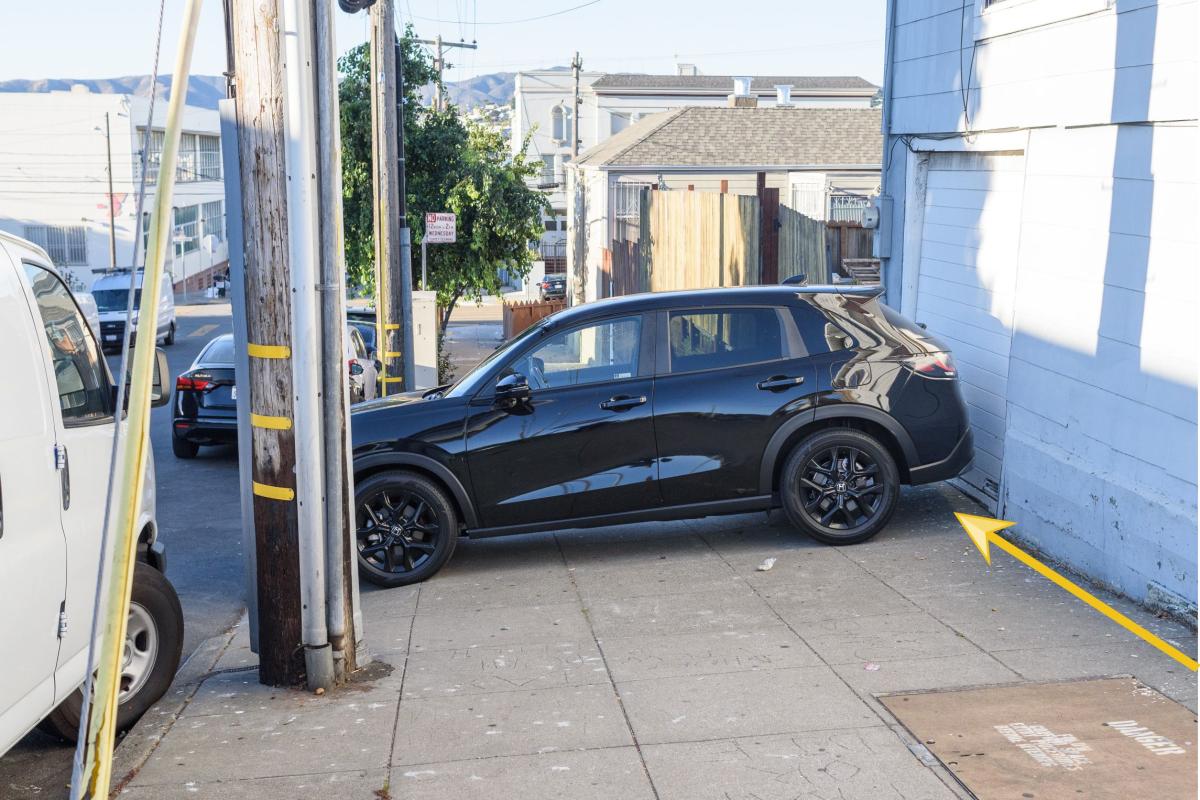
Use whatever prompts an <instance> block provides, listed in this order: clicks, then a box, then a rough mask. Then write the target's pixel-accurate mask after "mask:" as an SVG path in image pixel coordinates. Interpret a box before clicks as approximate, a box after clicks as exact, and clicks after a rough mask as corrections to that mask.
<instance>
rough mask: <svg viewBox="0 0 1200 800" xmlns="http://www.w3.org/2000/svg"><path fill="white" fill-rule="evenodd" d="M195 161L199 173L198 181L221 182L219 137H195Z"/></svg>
mask: <svg viewBox="0 0 1200 800" xmlns="http://www.w3.org/2000/svg"><path fill="white" fill-rule="evenodd" d="M196 139H197V142H198V147H199V149H198V151H197V153H196V160H197V165H198V170H199V172H200V177H199V180H202V181H219V180H221V137H219V136H197V137H196Z"/></svg>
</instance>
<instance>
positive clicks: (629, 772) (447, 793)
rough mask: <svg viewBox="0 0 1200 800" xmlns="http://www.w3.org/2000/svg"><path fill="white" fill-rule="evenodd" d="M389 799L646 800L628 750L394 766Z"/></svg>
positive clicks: (646, 789) (649, 794) (637, 762)
mask: <svg viewBox="0 0 1200 800" xmlns="http://www.w3.org/2000/svg"><path fill="white" fill-rule="evenodd" d="M391 791H392V796H393V797H395V798H404V800H448V798H454V800H501V799H502V798H510V797H511V798H521V800H562V799H563V798H570V800H612V799H613V798H620V800H651V799H652V798H654V797H655V795H654V792H653V790H652V789H651V788H650V782H649V780H648V779H647V777H646V770H645V768H644V767H643V766H642V762H641V759H640V758H639V757H638V752H637V750H636V749H634V748H633V747H612V748H608V749H605V750H582V751H574V752H555V753H545V754H541V755H532V756H509V757H500V758H481V759H475V760H472V761H452V762H449V763H438V764H424V765H422V766H419V767H399V768H397V769H395V770H394V771H393V772H392V783H391Z"/></svg>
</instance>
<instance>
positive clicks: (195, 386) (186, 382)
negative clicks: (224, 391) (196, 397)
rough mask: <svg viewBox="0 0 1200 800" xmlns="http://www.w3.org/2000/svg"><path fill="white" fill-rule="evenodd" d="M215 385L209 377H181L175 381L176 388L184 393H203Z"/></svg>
mask: <svg viewBox="0 0 1200 800" xmlns="http://www.w3.org/2000/svg"><path fill="white" fill-rule="evenodd" d="M213 386H215V384H214V383H213V382H212V381H210V380H209V379H208V377H207V376H196V375H180V376H179V377H178V378H176V379H175V388H176V389H181V390H184V391H193V392H203V391H207V390H208V389H211V388H212V387H213Z"/></svg>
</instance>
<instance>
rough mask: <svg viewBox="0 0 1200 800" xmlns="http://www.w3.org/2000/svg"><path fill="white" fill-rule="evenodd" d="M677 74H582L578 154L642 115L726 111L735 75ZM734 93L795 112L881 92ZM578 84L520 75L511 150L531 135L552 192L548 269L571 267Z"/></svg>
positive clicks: (808, 83) (683, 68)
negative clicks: (568, 249)
mask: <svg viewBox="0 0 1200 800" xmlns="http://www.w3.org/2000/svg"><path fill="white" fill-rule="evenodd" d="M677 73H678V74H675V75H641V74H631V73H612V74H606V73H601V72H580V77H579V86H580V90H579V91H580V108H579V117H580V119H579V140H580V141H579V152H580V153H583V152H584V151H585V150H588V149H590V148H592V147H594V146H595V145H597V144H600V143H601V142H604V141H605V140H607V139H608V138H609V137H610V136H612V135H613V134H615V133H619V132H621V131H622V130H624V129H625V128H627V127H629V125H631V124H633V123H635V122H638V121H639V120H641V119H642V118H643V117H647V116H649V115H651V114H656V113H659V112H662V111H670V110H673V109H677V108H682V107H684V106H726V105H728V104H729V96H730V95H731V94H734V93H735V78H734V77H732V76H724V75H701V74H699V72H698V71H697V70H696V68H695V67H694V66H692V65H687V64H680V65H679V68H678V70H677ZM736 80H738V81H742V82H743V83H744V86H743V87H742V88H741V89H739V90H736V93H737V94H744V95H752V96H753V97H754V98H755V99H756V104H757V105H758V106H760V107H767V106H772V105H775V104H776V102H777V98H778V97H779V95H780V91H779V90H778V89H777V87H780V86H782V87H785V88H784V89H783V90H782V95H783V98H784V100H783V102H784V103H785V104H787V105H792V106H798V107H821V108H840V107H858V108H868V107H870V105H871V98H872V97H874V96H875V94H876V92H877V88H876V87H875V86H874V85H873V84H871V83H869V82H868V81H865V80H863V79H862V78H856V77H838V76H816V77H814V76H757V77H746V78H738V79H736ZM574 87H575V82H574V78H573V76H572V73H571V72H570V71H569V70H561V69H559V70H536V71H530V72H519V73H517V76H516V80H515V88H514V95H513V98H514V105H515V110H514V116H513V126H512V147H513V152H514V153H516V152H518V151H519V150H520V148H521V146H522V144H523V142H524V141H525V137H526V136H529V137H530V144H529V150H528V155H529V156H530V157H531V158H533V159H534V160H540V161H541V162H542V165H543V166H542V172H541V176H540V178H539V180H538V185H539V186H541V187H542V188H543V189H544V190H545V191H546V192H547V193H548V195H549V200H550V206H551V213H550V214H549V215H548V216H547V217H546V219H545V227H546V231H545V233H544V234H543V236H542V252H543V255H544V256H545V257H546V261H547V270H548V271H560V272H561V271H563V270H565V268H566V261H565V249H564V248H565V244H566V236H567V234H566V230H567V198H566V193H565V191H564V188H565V175H566V170H565V168H564V165H565V164H568V163H570V161H571V139H572V135H573V130H574V128H573V124H572V122H573V120H572V117H573V112H574Z"/></svg>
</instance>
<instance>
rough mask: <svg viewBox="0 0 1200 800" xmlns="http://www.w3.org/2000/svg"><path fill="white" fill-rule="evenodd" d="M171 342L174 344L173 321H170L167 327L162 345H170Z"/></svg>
mask: <svg viewBox="0 0 1200 800" xmlns="http://www.w3.org/2000/svg"><path fill="white" fill-rule="evenodd" d="M173 344H175V323H174V322H172V323H171V325H170V327H168V328H167V335H166V336H164V337H163V346H164V347H170V346H171V345H173Z"/></svg>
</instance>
